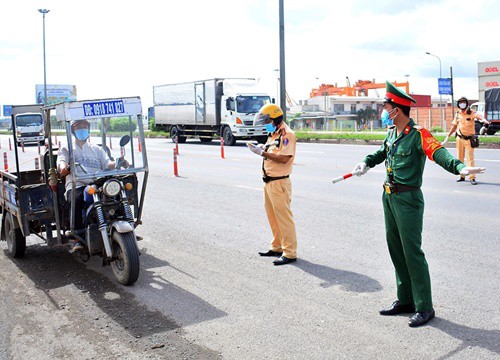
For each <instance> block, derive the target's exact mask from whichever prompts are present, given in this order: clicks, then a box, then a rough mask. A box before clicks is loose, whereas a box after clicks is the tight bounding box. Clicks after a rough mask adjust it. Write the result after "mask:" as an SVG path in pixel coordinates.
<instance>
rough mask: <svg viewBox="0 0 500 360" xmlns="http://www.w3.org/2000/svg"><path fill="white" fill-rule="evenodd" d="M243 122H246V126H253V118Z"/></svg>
mask: <svg viewBox="0 0 500 360" xmlns="http://www.w3.org/2000/svg"><path fill="white" fill-rule="evenodd" d="M243 124H245V125H246V126H252V125H253V120H245V121H243Z"/></svg>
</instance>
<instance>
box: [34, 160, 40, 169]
mask: <svg viewBox="0 0 500 360" xmlns="http://www.w3.org/2000/svg"><path fill="white" fill-rule="evenodd" d="M35 170H40V160H38V158H37V157H36V158H35Z"/></svg>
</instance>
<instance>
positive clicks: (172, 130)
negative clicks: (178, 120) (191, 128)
mask: <svg viewBox="0 0 500 360" xmlns="http://www.w3.org/2000/svg"><path fill="white" fill-rule="evenodd" d="M179 133H180V130H179V128H178V127H177V126H172V127H171V128H170V138H171V139H172V141H173V142H174V143H175V138H178V141H179V144H182V143H185V142H186V137H185V136H179Z"/></svg>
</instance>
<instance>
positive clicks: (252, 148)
mask: <svg viewBox="0 0 500 360" xmlns="http://www.w3.org/2000/svg"><path fill="white" fill-rule="evenodd" d="M259 145H261V144H257V145H254V144H252V143H250V142H247V146H248V148H249V149H250V151H251V152H253V153H254V154H257V155H259V156H262V153H263V152H264V150H263V149H262V147H263V146H259Z"/></svg>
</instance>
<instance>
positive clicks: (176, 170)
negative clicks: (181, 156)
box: [174, 148, 179, 176]
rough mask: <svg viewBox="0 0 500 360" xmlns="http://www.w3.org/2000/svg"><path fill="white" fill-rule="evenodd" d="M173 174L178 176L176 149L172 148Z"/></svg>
mask: <svg viewBox="0 0 500 360" xmlns="http://www.w3.org/2000/svg"><path fill="white" fill-rule="evenodd" d="M174 176H179V169H178V168H177V149H175V148H174Z"/></svg>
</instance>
